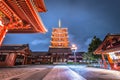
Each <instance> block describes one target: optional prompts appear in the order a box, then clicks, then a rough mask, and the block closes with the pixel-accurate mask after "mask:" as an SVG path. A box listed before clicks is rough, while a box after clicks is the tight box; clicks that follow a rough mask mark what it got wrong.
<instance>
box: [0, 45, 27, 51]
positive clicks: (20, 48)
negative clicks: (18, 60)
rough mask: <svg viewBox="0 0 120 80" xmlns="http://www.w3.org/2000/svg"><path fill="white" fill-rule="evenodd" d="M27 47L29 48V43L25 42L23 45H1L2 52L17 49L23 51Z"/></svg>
mask: <svg viewBox="0 0 120 80" xmlns="http://www.w3.org/2000/svg"><path fill="white" fill-rule="evenodd" d="M26 48H29V46H28V44H23V45H18V44H16V45H2V46H0V52H15V51H18V52H19V51H20V52H21V51H22V50H25V49H26Z"/></svg>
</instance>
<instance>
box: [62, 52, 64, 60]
mask: <svg viewBox="0 0 120 80" xmlns="http://www.w3.org/2000/svg"><path fill="white" fill-rule="evenodd" d="M62 62H64V53H63V54H62Z"/></svg>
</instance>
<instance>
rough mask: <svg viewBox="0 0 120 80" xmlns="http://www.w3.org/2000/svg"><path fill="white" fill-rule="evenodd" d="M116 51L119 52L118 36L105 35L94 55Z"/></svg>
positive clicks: (119, 35)
mask: <svg viewBox="0 0 120 80" xmlns="http://www.w3.org/2000/svg"><path fill="white" fill-rule="evenodd" d="M117 50H120V34H107V35H106V36H105V38H104V40H103V41H102V43H101V44H100V46H99V47H98V48H97V49H96V50H95V51H94V54H107V53H108V52H113V51H117Z"/></svg>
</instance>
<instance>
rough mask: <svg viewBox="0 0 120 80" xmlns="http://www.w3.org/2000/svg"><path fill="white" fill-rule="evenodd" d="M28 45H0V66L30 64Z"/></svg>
mask: <svg viewBox="0 0 120 80" xmlns="http://www.w3.org/2000/svg"><path fill="white" fill-rule="evenodd" d="M30 55H31V53H30V50H29V45H28V44H23V45H18V44H17V45H2V46H1V47H0V66H14V65H24V64H28V63H30V59H29V58H28V56H30Z"/></svg>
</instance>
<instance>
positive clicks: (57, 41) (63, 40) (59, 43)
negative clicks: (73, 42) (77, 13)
mask: <svg viewBox="0 0 120 80" xmlns="http://www.w3.org/2000/svg"><path fill="white" fill-rule="evenodd" d="M51 38H52V39H51V46H50V48H69V41H68V31H67V28H53V31H52V36H51Z"/></svg>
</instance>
